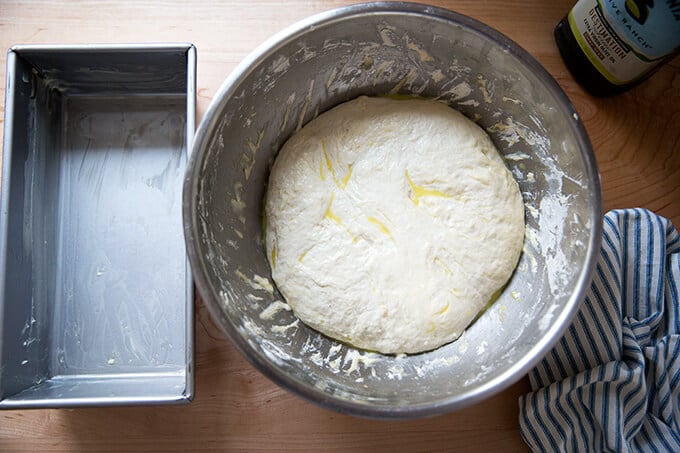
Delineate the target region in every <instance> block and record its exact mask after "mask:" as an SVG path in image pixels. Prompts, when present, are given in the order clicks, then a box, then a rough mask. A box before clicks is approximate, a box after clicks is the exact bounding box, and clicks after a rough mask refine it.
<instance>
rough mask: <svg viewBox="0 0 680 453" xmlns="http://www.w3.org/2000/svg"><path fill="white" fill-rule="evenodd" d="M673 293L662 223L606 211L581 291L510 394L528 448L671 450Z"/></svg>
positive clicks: (669, 245) (678, 351)
mask: <svg viewBox="0 0 680 453" xmlns="http://www.w3.org/2000/svg"><path fill="white" fill-rule="evenodd" d="M679 291H680V235H678V231H677V230H676V229H675V228H674V227H673V225H672V224H671V222H670V221H669V220H668V219H665V218H663V217H659V216H657V215H655V214H653V213H651V212H649V211H646V210H644V209H627V210H617V211H612V212H609V213H607V215H606V216H605V218H604V235H603V238H602V248H601V253H600V258H599V261H598V263H597V269H596V271H595V275H594V278H593V282H592V284H591V285H590V289H589V291H588V293H587V296H586V299H585V301H584V302H583V305H582V306H581V309H580V311H579V312H578V314H577V315H576V317H575V319H574V321H573V323H572V325H571V326H570V327H569V328H568V330H567V332H566V334H565V335H564V337H563V338H562V339H561V340H560V341H559V342H558V343H557V345H556V346H555V348H554V349H553V350H552V351H550V352H549V353H548V354H547V355H546V357H545V358H544V359H543V360H542V361H541V362H539V364H538V366H537V367H536V368H534V369H533V370H532V371H531V372H530V373H529V378H530V381H531V387H532V390H533V392H531V393H529V394H527V395H524V396H522V397H521V398H520V401H519V405H520V417H519V418H520V420H519V421H520V429H521V433H522V437H523V438H524V440H525V441H526V443H527V444H528V445H529V446H530V447H531V448H532V449H533V450H534V451H550V452H553V451H567V452H602V451H615V452H619V451H634V452H638V451H650V452H680V306H679V305H680V298H679V295H678V292H679Z"/></svg>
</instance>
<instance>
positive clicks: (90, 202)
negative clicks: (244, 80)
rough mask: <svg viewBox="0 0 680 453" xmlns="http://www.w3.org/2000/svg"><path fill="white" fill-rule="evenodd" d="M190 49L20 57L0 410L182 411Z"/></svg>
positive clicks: (0, 279) (7, 174)
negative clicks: (151, 407) (177, 407)
mask: <svg viewBox="0 0 680 453" xmlns="http://www.w3.org/2000/svg"><path fill="white" fill-rule="evenodd" d="M195 71H196V56H195V49H194V47H193V46H192V45H190V44H158V45H134V44H133V45H82V46H81V45H68V46H60V45H51V46H16V47H13V48H12V49H10V52H9V55H8V63H7V81H8V82H7V96H6V109H5V133H4V150H3V165H2V170H3V175H2V205H1V211H0V257H1V261H0V408H25V407H63V406H93V405H121V404H140V403H174V402H186V401H189V400H190V399H191V397H192V395H193V341H194V340H193V286H192V279H191V274H190V272H189V267H188V262H187V258H186V252H185V248H184V244H183V236H182V221H181V208H180V206H181V195H180V193H181V185H182V181H183V177H184V170H185V166H186V162H187V160H188V151H189V149H190V147H191V142H192V138H193V132H194V117H195Z"/></svg>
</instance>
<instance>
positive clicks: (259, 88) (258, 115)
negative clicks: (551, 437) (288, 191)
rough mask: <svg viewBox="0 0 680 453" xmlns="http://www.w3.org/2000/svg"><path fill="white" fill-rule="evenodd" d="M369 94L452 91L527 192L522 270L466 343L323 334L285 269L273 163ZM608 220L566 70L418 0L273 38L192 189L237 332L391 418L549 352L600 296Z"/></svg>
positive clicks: (189, 231) (332, 17)
mask: <svg viewBox="0 0 680 453" xmlns="http://www.w3.org/2000/svg"><path fill="white" fill-rule="evenodd" d="M546 39H550V37H548V36H546ZM362 94H365V95H384V94H394V95H397V94H407V95H419V96H424V97H432V98H438V99H440V100H442V101H444V102H447V103H448V104H449V105H451V106H452V107H454V108H456V109H458V110H460V111H462V112H463V113H464V114H465V115H467V116H468V117H470V118H472V119H473V120H475V121H477V123H478V124H479V125H481V126H482V127H483V128H485V129H486V130H487V131H488V132H489V134H490V135H491V137H492V139H493V140H494V142H495V143H496V144H497V146H498V148H499V149H500V151H501V153H502V154H503V155H504V157H505V159H506V161H507V164H508V166H509V167H510V168H511V170H512V172H513V174H514V175H515V177H516V178H517V180H518V182H519V185H520V188H521V190H522V193H523V196H524V200H525V203H526V222H527V229H526V240H525V247H524V251H523V254H522V257H521V260H520V263H519V266H518V268H517V271H516V272H515V273H514V275H513V277H512V279H511V280H510V282H509V284H508V285H507V287H506V288H505V289H504V291H503V292H502V294H501V296H500V297H499V299H498V300H497V301H496V302H495V303H494V304H493V305H492V306H491V307H490V308H489V309H488V310H487V311H486V312H484V313H483V314H482V315H481V316H480V317H479V319H478V320H477V321H476V322H474V323H473V324H472V325H471V326H470V327H469V329H468V330H467V331H466V333H465V334H464V335H463V336H462V337H461V338H460V339H458V340H457V341H455V342H453V343H450V344H448V345H445V346H443V347H440V348H439V349H437V350H434V351H432V352H428V353H423V354H418V355H410V356H403V355H397V356H386V355H380V354H376V353H371V352H366V351H361V350H357V349H354V348H352V347H350V346H347V345H344V344H341V343H338V342H336V341H334V340H331V339H329V338H327V337H324V336H323V335H321V334H319V333H317V332H315V331H313V330H312V329H309V328H307V327H306V326H305V325H304V324H302V323H301V322H299V321H298V320H297V319H296V318H295V316H294V314H293V313H292V312H291V311H289V310H288V309H287V305H285V304H284V303H282V302H281V300H282V298H281V295H280V294H279V293H278V292H277V291H276V289H275V287H273V282H272V281H271V273H270V269H269V265H268V262H267V258H266V256H265V249H264V245H263V234H264V226H263V217H262V206H263V197H264V195H265V190H266V184H267V177H268V174H269V169H270V167H271V164H272V161H273V160H274V157H275V156H276V153H277V151H278V150H279V147H280V146H281V145H282V144H283V143H284V142H285V140H286V139H287V138H288V137H289V136H290V135H291V134H292V133H293V132H294V131H295V130H297V129H299V128H300V127H301V126H302V125H303V124H305V123H306V122H307V121H309V120H310V119H312V118H314V117H315V116H316V115H318V113H319V112H323V111H325V110H327V109H329V108H331V107H333V106H335V105H336V104H338V103H340V102H343V101H347V100H349V99H352V98H354V97H356V96H358V95H362ZM601 217H602V202H601V190H600V183H599V177H598V173H597V169H596V164H595V161H594V158H593V154H592V150H591V147H590V144H589V141H588V139H587V137H586V133H585V131H584V129H583V126H582V124H581V122H580V120H579V117H578V115H577V113H576V112H575V110H574V108H573V107H572V105H571V104H570V102H569V100H568V99H567V97H566V96H565V95H564V93H563V92H562V90H561V89H560V88H559V86H558V85H557V84H556V83H555V81H554V80H553V79H552V78H551V77H550V75H549V74H548V73H547V72H546V71H545V70H544V69H543V68H542V67H541V66H540V65H539V64H538V63H537V62H536V61H535V60H534V59H533V58H532V57H531V56H530V55H528V54H527V53H526V52H525V51H524V50H522V49H521V48H519V47H518V46H517V45H516V44H514V43H513V42H512V41H510V40H509V39H508V38H506V37H505V36H503V35H501V34H500V33H498V32H496V31H494V30H492V29H490V28H489V27H487V26H485V25H483V24H481V23H479V22H476V21H474V20H472V19H470V18H468V17H465V16H461V15H459V14H456V13H453V12H450V11H447V10H442V9H437V8H432V7H428V6H424V5H416V4H407V3H373V4H363V5H354V6H349V7H345V8H340V9H336V10H333V11H329V12H326V13H322V14H319V15H316V16H314V17H311V18H309V19H307V20H304V21H302V22H300V23H298V24H296V25H293V26H292V27H290V28H288V29H286V30H284V31H283V32H282V33H280V34H278V35H276V36H275V37H273V38H272V39H271V40H269V41H267V42H266V43H264V44H263V45H262V46H261V47H259V48H258V49H257V50H256V51H255V52H254V53H253V54H252V55H250V56H249V57H248V58H247V59H246V60H245V61H243V62H242V63H241V64H240V66H238V68H237V69H236V70H235V71H234V72H233V73H232V74H231V75H230V76H229V77H228V79H227V80H226V81H225V83H224V85H223V86H222V87H221V89H220V91H219V92H218V93H217V95H216V96H215V99H214V100H213V102H212V104H211V106H210V108H209V109H208V111H207V112H206V114H205V116H204V118H203V120H202V122H201V123H200V126H199V128H198V131H197V133H196V139H195V144H194V148H193V153H192V156H191V162H190V168H189V169H188V172H187V176H186V181H185V186H184V222H185V236H186V241H187V246H188V252H189V257H190V261H191V266H192V268H193V271H194V277H195V281H196V285H197V287H198V290H199V291H200V294H201V296H202V298H203V301H204V303H205V304H206V305H207V307H208V308H209V310H210V312H211V314H212V316H213V317H214V320H215V322H216V323H217V324H218V325H219V326H220V327H221V328H222V330H223V331H224V332H225V333H226V334H227V336H228V337H229V338H231V340H232V341H233V342H234V344H235V345H236V346H237V347H238V348H239V349H240V350H241V352H242V353H243V354H244V355H245V356H246V357H247V358H248V359H249V360H250V361H251V362H252V363H253V364H254V365H255V366H256V367H257V368H259V369H260V370H261V371H262V372H263V373H264V374H266V375H267V376H269V377H270V378H271V379H273V380H274V381H276V382H277V383H279V384H281V385H282V386H284V387H285V388H288V389H290V390H292V391H294V392H296V393H297V394H299V395H302V396H303V397H306V398H308V399H309V400H311V401H314V402H316V403H319V404H321V405H324V406H327V407H330V408H333V409H336V410H339V411H342V412H348V413H352V414H357V415H364V416H374V417H386V418H399V417H416V416H424V415H433V414H438V413H443V412H446V411H450V410H453V409H457V408H461V407H463V406H466V405H469V404H471V403H473V402H476V401H479V400H480V399H482V398H484V397H488V396H489V395H491V394H493V393H496V392H498V391H500V390H502V389H503V388H505V387H507V386H509V385H510V384H512V383H513V382H515V381H517V380H518V379H519V378H521V377H522V376H523V375H524V374H525V373H526V372H527V371H528V370H529V369H530V368H531V367H532V366H534V365H535V364H536V363H537V361H538V360H539V359H540V358H541V357H542V356H543V355H544V354H545V353H546V352H547V351H548V350H549V349H550V347H551V346H552V345H553V344H554V342H555V341H556V340H557V339H558V338H559V337H560V334H561V333H562V332H563V330H564V329H565V328H566V327H567V326H568V324H569V321H570V319H571V317H572V314H573V313H574V312H575V311H576V309H577V308H578V305H579V303H580V301H581V300H582V298H583V297H584V292H585V290H586V288H587V286H588V284H589V281H590V276H591V272H592V270H593V267H594V263H595V261H596V258H597V252H598V251H599V243H600V237H601Z"/></svg>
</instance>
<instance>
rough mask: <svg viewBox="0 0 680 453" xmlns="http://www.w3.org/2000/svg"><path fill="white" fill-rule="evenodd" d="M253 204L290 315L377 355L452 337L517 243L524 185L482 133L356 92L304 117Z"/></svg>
mask: <svg viewBox="0 0 680 453" xmlns="http://www.w3.org/2000/svg"><path fill="white" fill-rule="evenodd" d="M265 211H266V212H265V215H266V216H267V231H266V248H267V256H268V257H269V261H270V265H271V268H272V276H273V278H274V281H275V283H276V285H277V286H278V288H279V290H280V291H281V293H282V295H283V296H284V297H285V299H286V301H287V302H288V303H289V305H290V306H291V308H292V309H293V311H294V313H295V314H296V315H297V316H298V317H299V318H300V319H301V320H302V321H303V322H304V323H306V324H307V325H309V326H311V327H312V328H314V329H316V330H318V331H320V332H322V333H324V334H326V335H328V336H330V337H332V338H335V339H338V340H341V341H344V342H347V343H350V344H352V345H354V346H356V347H359V348H363V349H368V350H374V351H379V352H382V353H417V352H422V351H427V350H431V349H434V348H437V347H439V346H441V345H442V344H445V343H448V342H450V341H452V340H454V339H456V338H457V337H458V336H460V334H461V333H462V332H463V331H464V329H465V328H466V327H467V326H468V325H469V324H470V323H471V322H472V320H473V319H475V317H476V316H477V315H478V313H479V312H480V311H481V310H483V309H484V307H485V306H486V305H487V304H488V303H489V301H490V300H491V299H492V296H493V295H494V293H495V292H497V291H498V290H500V289H501V288H502V287H503V286H504V285H505V283H506V282H507V280H508V279H509V278H510V276H511V275H512V273H513V270H514V268H515V266H516V264H517V261H518V258H519V255H520V252H521V250H522V245H523V242H524V204H523V202H522V196H521V194H520V191H519V187H518V186H517V182H516V181H515V180H514V179H513V177H512V175H511V173H510V171H509V170H508V169H507V168H506V167H505V165H504V163H503V160H502V159H501V157H500V155H499V154H498V152H497V150H496V149H495V147H494V145H493V143H492V142H491V140H490V138H489V137H488V135H487V134H486V133H485V132H484V131H483V130H482V129H480V128H479V127H478V126H477V125H476V124H475V123H473V122H472V121H470V120H469V119H467V118H466V117H465V116H463V115H462V114H460V113H459V112H457V111H455V110H453V109H451V108H450V107H448V106H446V105H444V104H442V103H439V102H436V101H431V100H420V99H410V100H395V99H390V98H369V97H360V98H357V99H355V100H352V101H350V102H346V103H344V104H341V105H339V106H337V107H335V108H333V109H332V110H330V111H328V112H326V113H324V114H322V115H320V116H319V117H317V118H316V119H314V120H312V121H310V122H309V123H308V124H307V125H306V126H305V127H303V128H302V129H301V130H300V131H298V132H297V133H295V134H294V135H293V136H292V137H291V138H290V139H289V140H288V141H287V142H286V143H285V145H284V146H283V147H282V149H281V152H280V153H279V155H278V157H277V158H276V161H275V162H274V166H273V168H272V172H271V175H270V178H269V186H268V189H267V201H266V206H265Z"/></svg>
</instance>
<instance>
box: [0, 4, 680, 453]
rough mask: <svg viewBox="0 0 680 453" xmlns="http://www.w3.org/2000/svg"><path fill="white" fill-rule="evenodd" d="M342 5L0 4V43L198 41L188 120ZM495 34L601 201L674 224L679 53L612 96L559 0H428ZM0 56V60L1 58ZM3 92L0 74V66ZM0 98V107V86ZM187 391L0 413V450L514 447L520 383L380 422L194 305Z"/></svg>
mask: <svg viewBox="0 0 680 453" xmlns="http://www.w3.org/2000/svg"><path fill="white" fill-rule="evenodd" d="M349 3H350V2H344V1H303V0H293V1H288V2H284V1H261V0H254V1H215V0H213V1H206V2H192V3H189V2H187V1H182V2H179V1H177V2H174V1H157V0H146V1H135V2H132V1H130V2H125V1H79V2H70V1H56V0H55V1H24V2H21V1H8V0H0V48H2V49H5V50H6V49H8V48H9V47H10V46H11V45H13V44H29V43H36V44H46V43H104V42H161V41H188V42H192V43H194V44H195V45H196V47H197V48H198V80H197V85H198V104H197V107H198V119H200V117H201V115H202V114H203V112H204V111H205V109H206V108H207V106H208V104H209V103H210V100H211V98H212V97H213V95H214V93H215V92H216V91H217V89H218V87H219V86H220V84H221V83H222V81H223V80H224V78H225V77H226V75H227V74H228V73H229V72H230V71H231V70H232V69H233V68H234V67H235V65H236V64H237V63H238V62H239V61H240V60H241V59H243V58H244V57H245V56H246V55H247V54H248V53H249V52H250V51H251V50H253V49H254V48H255V47H256V46H257V45H258V44H260V43H261V42H263V41H264V40H265V39H266V38H268V37H269V36H271V35H272V34H274V33H275V32H277V31H279V30H281V29H282V28H283V27H285V26H286V25H289V24H291V23H293V22H295V21H296V20H299V19H302V18H304V17H306V16H309V15H311V14H313V13H316V12H320V11H323V10H327V9H330V8H333V7H337V6H342V5H345V4H349ZM432 4H435V5H438V6H443V7H446V8H449V9H452V10H455V11H458V12H460V13H463V14H466V15H469V16H471V17H473V18H476V19H478V20H480V21H482V22H485V23H486V24H488V25H490V26H492V27H494V28H496V29H498V30H499V31H501V32H502V33H504V34H506V35H508V36H509V37H510V38H511V39H513V40H515V41H516V42H517V43H519V44H520V45H521V46H522V47H524V48H525V49H527V50H528V51H529V52H530V53H531V54H532V55H534V56H535V57H536V58H537V59H538V60H539V61H540V62H541V63H542V64H543V65H544V66H545V67H546V68H547V69H548V71H549V72H550V73H551V74H552V75H553V76H554V77H555V78H556V80H557V81H558V82H559V83H560V85H561V86H562V87H563V88H564V90H565V91H566V92H567V94H568V95H569V97H570V98H571V100H572V102H573V103H574V105H575V106H576V109H577V110H578V111H579V113H580V114H581V117H582V119H583V121H584V123H585V125H586V128H587V130H588V133H589V135H590V138H591V140H592V143H593V146H594V148H595V152H596V156H597V160H598V163H599V168H600V173H601V176H602V183H603V188H604V201H605V209H606V210H609V209H614V208H624V207H638V206H640V207H646V208H648V209H651V210H653V211H655V212H657V213H658V214H661V215H664V216H666V217H669V218H670V219H671V220H673V222H674V223H675V224H676V225H680V61H678V60H675V61H674V62H671V63H670V64H668V65H666V66H665V67H664V68H663V69H662V70H661V71H659V72H658V73H657V74H656V75H655V76H654V77H653V78H651V79H650V80H649V81H648V82H646V83H644V84H643V85H641V86H639V87H638V88H636V89H634V90H633V91H630V92H628V93H626V94H623V95H621V96H619V97H616V98H612V99H605V100H603V99H595V98H592V97H590V96H588V95H587V94H585V93H584V91H583V90H582V89H581V88H580V87H579V86H578V85H576V83H575V82H574V80H573V79H572V78H571V76H570V75H569V73H568V72H567V70H566V68H565V66H564V64H563V63H562V60H561V59H560V57H559V54H558V52H557V48H556V47H555V44H554V41H553V38H552V30H553V28H554V26H555V24H556V23H557V22H558V21H559V20H560V19H561V18H562V16H563V15H564V14H565V13H566V12H567V11H568V9H569V8H570V7H571V5H572V1H571V0H557V1H549V2H548V1H539V0H516V1H505V0H494V1H480V0H470V1H433V2H432ZM5 60H6V58H5V54H4V50H3V53H2V58H1V61H0V67H1V68H4V67H5V63H6V61H5ZM1 74H2V81H3V85H2V86H3V87H4V71H2V73H1ZM0 96H2V99H0V101H2V104H3V105H4V90H3V93H2V94H1V95H0ZM196 304H197V317H196V326H197V327H196V398H195V400H194V402H193V403H191V404H190V405H187V406H173V407H131V408H97V409H73V410H25V411H4V412H0V451H3V452H10V451H11V452H15V451H17V452H19V451H21V452H33V451H45V452H52V451H55V452H56V451H296V452H317V451H352V452H362V451H367V452H368V451H370V452H380V451H503V452H512V451H526V450H527V447H526V445H525V444H524V443H523V441H522V439H521V437H520V433H519V430H518V421H517V418H518V404H517V399H518V397H519V395H520V394H522V393H524V392H527V391H528V390H529V386H528V381H527V379H526V378H524V379H522V380H521V381H519V382H518V383H516V384H515V385H513V386H511V387H510V388H509V389H507V390H505V391H503V392H501V393H500V394H498V395H496V396H494V397H492V398H490V399H488V400H486V401H483V402H481V403H479V404H477V405H475V406H472V407H469V408H467V409H464V410H461V411H458V412H455V413H452V414H448V415H444V416H439V417H435V418H430V419H424V420H415V421H401V422H386V421H374V420H364V419H358V418H353V417H350V416H345V415H339V414H336V413H334V412H331V411H328V410H326V409H321V408H318V407H316V406H314V405H312V404H310V403H308V402H306V401H303V400H301V399H299V398H298V397H296V396H294V395H292V394H290V393H288V392H287V391H284V390H282V389H280V388H279V387H277V386H276V385H275V384H273V383H272V382H270V381H269V380H268V379H266V378H265V377H264V376H262V375H261V374H260V373H259V372H257V371H256V370H255V369H254V368H252V367H251V366H250V365H249V364H248V363H247V362H246V361H245V360H244V359H243V358H242V357H241V356H240V355H239V353H238V352H237V351H236V350H235V349H234V347H232V346H231V344H229V343H228V342H227V341H226V340H224V339H223V338H222V337H221V335H220V333H219V332H218V331H217V329H216V328H215V327H214V325H213V324H212V322H211V321H210V319H209V317H208V315H207V312H206V311H205V310H204V309H203V307H202V304H201V302H200V300H197V302H196Z"/></svg>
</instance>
